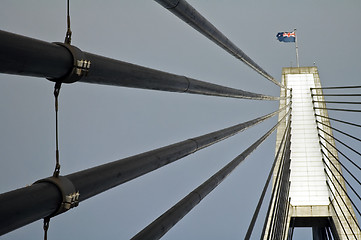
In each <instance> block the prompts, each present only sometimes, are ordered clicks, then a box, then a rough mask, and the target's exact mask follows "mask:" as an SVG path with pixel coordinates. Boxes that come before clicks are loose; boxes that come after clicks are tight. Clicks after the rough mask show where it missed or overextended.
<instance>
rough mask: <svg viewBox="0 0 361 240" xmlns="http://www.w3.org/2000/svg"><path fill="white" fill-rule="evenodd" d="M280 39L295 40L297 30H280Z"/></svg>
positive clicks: (281, 40)
mask: <svg viewBox="0 0 361 240" xmlns="http://www.w3.org/2000/svg"><path fill="white" fill-rule="evenodd" d="M276 37H277V39H278V41H280V42H295V41H296V33H295V32H279V33H277V35H276Z"/></svg>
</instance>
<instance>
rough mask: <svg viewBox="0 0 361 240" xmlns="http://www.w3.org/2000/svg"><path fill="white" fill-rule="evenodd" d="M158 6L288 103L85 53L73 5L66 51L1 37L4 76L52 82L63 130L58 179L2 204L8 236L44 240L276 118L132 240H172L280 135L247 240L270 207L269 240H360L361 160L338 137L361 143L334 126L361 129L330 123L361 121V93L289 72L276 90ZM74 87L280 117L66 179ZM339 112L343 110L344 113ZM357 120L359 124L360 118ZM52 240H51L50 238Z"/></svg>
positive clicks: (172, 2) (211, 35)
mask: <svg viewBox="0 0 361 240" xmlns="http://www.w3.org/2000/svg"><path fill="white" fill-rule="evenodd" d="M156 1H157V2H158V3H159V4H160V5H161V6H163V7H164V8H166V9H168V10H169V11H170V12H172V13H173V14H174V15H176V16H177V17H179V18H180V19H182V20H183V21H184V22H186V23H187V24H188V25H189V26H191V27H192V28H194V29H195V30H197V31H198V32H200V33H201V34H203V35H204V36H205V37H207V38H208V39H209V40H211V41H212V42H214V43H215V44H216V45H218V46H219V47H221V48H222V49H224V50H225V51H226V52H228V53H229V54H231V55H233V56H234V57H235V58H236V59H237V60H240V61H242V62H243V63H244V64H246V65H247V66H249V67H250V68H252V69H253V70H254V71H255V72H256V73H257V74H259V75H261V76H262V77H264V78H265V79H266V80H268V81H270V82H271V83H272V84H275V85H277V86H278V87H279V88H280V96H269V95H265V94H262V93H254V92H249V91H245V90H243V89H235V88H232V87H229V86H221V85H217V84H212V83H209V82H207V81H204V80H199V79H194V78H191V77H189V76H183V75H176V74H172V73H168V72H163V71H159V70H155V69H150V68H146V67H143V66H139V65H134V64H130V63H127V62H123V61H120V60H115V59H111V58H107V57H104V56H99V55H95V54H93V53H89V52H84V51H82V50H81V49H79V48H78V47H76V46H73V45H72V44H71V33H72V32H71V29H70V16H69V3H68V30H67V34H66V38H65V41H64V42H63V43H49V42H44V41H41V40H37V39H33V38H29V37H25V36H20V35H17V34H13V33H9V32H5V31H0V43H1V44H0V53H1V54H0V72H1V73H5V74H14V75H23V76H32V77H38V78H46V79H48V80H50V81H52V82H54V84H55V88H54V97H55V110H56V120H57V122H56V166H55V170H54V173H53V175H52V176H50V177H47V178H43V179H39V180H38V181H36V182H34V183H33V184H32V185H31V186H27V187H24V188H20V189H16V190H13V191H10V192H5V193H2V194H1V195H0V206H1V207H0V235H3V234H7V233H9V232H11V231H15V230H16V229H18V228H21V227H23V226H25V225H27V224H30V223H32V222H34V221H37V220H40V219H44V238H45V239H46V238H47V237H48V236H47V229H48V227H49V223H50V220H51V219H52V218H54V217H56V216H57V215H59V214H66V212H67V211H71V209H72V208H74V207H77V206H78V205H79V207H80V208H81V202H82V201H84V200H86V199H89V198H91V197H93V196H95V195H97V194H100V193H102V192H104V191H107V190H109V189H111V188H114V187H116V186H118V185H121V184H123V183H126V182H128V181H131V180H133V179H135V178H137V177H140V176H142V175H144V174H147V173H149V172H151V171H154V170H156V169H158V168H161V167H166V165H168V164H171V163H173V162H175V161H181V159H182V158H183V157H185V156H187V155H189V154H196V152H197V151H199V150H202V149H204V148H207V147H211V146H212V145H213V144H215V143H217V142H220V141H222V140H224V139H227V138H229V137H232V136H234V135H236V134H238V133H241V132H243V131H245V130H246V129H248V128H251V127H252V126H254V125H256V124H259V123H261V122H264V121H267V120H268V119H270V118H277V117H278V122H277V123H276V124H275V125H274V126H273V127H272V128H270V129H269V130H268V131H266V132H265V133H264V134H263V135H262V136H261V137H260V138H259V139H258V140H257V141H255V142H253V143H252V144H250V145H249V147H248V148H247V149H246V150H245V151H243V152H242V153H240V154H239V155H238V156H237V157H235V158H234V159H233V160H232V161H230V162H229V163H228V164H227V165H225V166H224V167H223V168H221V169H220V170H219V171H218V172H216V173H215V174H214V175H213V176H211V177H210V178H209V179H208V180H206V181H205V182H204V183H202V184H201V185H199V186H198V187H196V188H195V189H194V190H193V191H191V192H190V193H189V194H188V195H186V196H185V197H184V198H183V199H181V200H180V201H179V202H178V203H176V204H175V205H174V206H173V207H171V208H169V209H168V210H167V211H166V212H164V213H163V214H162V215H160V216H159V217H158V218H157V219H154V221H153V222H151V223H150V224H149V225H148V226H145V227H144V229H143V230H141V231H140V232H139V233H138V234H136V235H135V236H134V237H133V238H132V239H159V238H161V237H162V236H163V235H165V234H166V233H167V232H168V231H169V230H170V229H171V228H172V227H173V226H174V225H176V224H177V223H178V222H179V221H180V220H181V219H182V218H184V217H185V216H186V215H187V214H188V213H189V212H190V211H191V210H192V209H193V208H194V207H196V206H197V205H198V204H199V203H200V202H201V201H202V200H203V199H204V198H206V197H207V195H208V194H209V193H210V192H211V191H213V190H215V189H216V187H217V186H218V185H219V184H221V183H222V181H223V180H224V179H225V178H226V177H227V176H228V175H229V174H231V173H232V171H233V170H234V169H235V168H237V167H241V163H242V162H243V161H244V160H246V158H247V157H248V156H249V155H250V154H252V152H254V151H255V150H256V149H257V147H258V146H259V145H261V144H262V143H263V142H264V141H265V139H267V137H268V136H270V135H271V134H272V133H273V132H276V134H277V137H276V149H275V155H274V156H273V157H272V159H274V160H273V164H272V166H271V168H270V169H269V171H268V172H269V174H268V177H267V180H266V182H265V183H264V188H263V191H262V192H261V193H260V197H259V201H258V203H257V206H256V208H255V209H254V215H253V217H252V218H251V219H249V227H248V231H247V232H245V233H244V238H245V239H251V238H252V233H253V232H254V231H253V230H254V226H255V223H256V221H257V219H258V214H259V211H260V208H261V206H262V205H266V206H267V214H266V218H265V219H263V222H264V224H263V230H262V239H267V240H268V239H292V237H293V232H294V230H295V229H296V228H299V227H309V228H312V233H313V239H315V240H321V239H340V240H341V239H342V240H346V239H361V230H360V224H359V223H358V220H357V218H359V217H360V210H361V209H360V206H361V205H360V201H361V197H360V194H359V193H358V192H357V191H356V190H355V188H354V186H353V185H354V184H352V183H351V181H349V180H348V179H347V178H345V177H344V174H343V173H344V172H347V175H348V176H350V178H351V179H353V181H352V182H353V183H354V182H356V183H357V184H360V185H361V182H360V180H359V179H358V178H357V177H356V176H355V175H357V174H355V172H357V171H361V168H360V164H359V159H352V158H351V157H349V155H350V154H349V152H352V154H356V155H358V156H361V153H360V152H359V151H358V149H355V148H353V147H351V146H350V145H349V144H348V143H345V142H344V141H342V140H341V139H338V138H335V137H334V135H333V133H334V132H337V133H339V134H342V135H344V136H345V137H347V138H349V139H350V141H356V142H360V141H361V139H360V138H358V137H356V136H354V135H353V134H352V133H350V132H345V131H344V130H343V129H341V128H336V127H334V123H339V125H338V126H343V125H345V126H350V127H354V128H360V127H361V125H360V124H359V123H357V122H350V121H346V120H344V119H338V118H334V117H333V116H332V114H331V113H332V112H333V111H339V112H340V111H341V112H344V113H345V115H346V114H356V113H359V112H361V111H360V110H357V109H353V108H352V107H353V106H357V105H359V104H361V102H356V101H352V98H353V97H358V96H361V94H358V93H354V92H350V90H355V89H356V90H357V89H360V88H361V86H330V87H323V86H321V82H320V77H319V74H318V69H317V67H316V66H312V67H288V68H283V71H282V79H281V81H278V80H276V79H275V78H274V77H272V76H271V75H270V74H268V73H267V72H266V71H265V70H264V69H263V68H262V67H260V66H259V65H258V64H257V63H255V62H254V61H253V60H252V59H251V58H250V57H249V56H248V55H246V54H245V53H244V52H243V51H242V50H241V49H240V48H238V47H237V46H236V45H235V44H234V43H232V42H231V41H230V40H229V39H228V38H227V37H226V36H225V35H223V34H222V33H221V32H220V31H219V30H218V29H217V28H216V27H214V26H213V25H212V24H211V23H210V22H209V21H208V20H207V19H206V18H205V17H203V16H202V15H201V14H200V13H199V12H197V10H195V9H194V8H193V7H192V6H191V5H190V4H188V3H187V2H186V1H185V0H156ZM74 82H83V83H91V84H99V85H111V86H121V87H128V88H139V89H151V90H156V91H167V92H178V93H189V94H200V95H208V96H218V97H225V98H239V99H249V100H259V101H278V102H279V109H277V110H274V111H270V112H269V114H266V115H263V116H259V117H257V118H255V119H252V120H249V121H246V122H242V123H239V124H237V125H234V126H229V127H227V128H223V129H219V130H217V131H214V132H210V133H208V134H205V135H201V136H197V137H191V138H189V139H185V140H184V141H181V142H178V143H174V144H170V145H168V146H164V147H161V148H157V149H154V150H151V151H148V152H144V153H141V154H138V155H135V156H131V157H127V158H124V159H120V160H117V161H114V162H110V163H106V164H103V165H100V166H96V167H93V168H89V169H85V170H83V171H79V172H74V173H71V174H68V175H61V174H60V173H61V171H60V165H61V161H60V159H59V152H58V129H57V126H58V118H57V112H58V96H59V94H61V93H60V92H61V91H60V90H61V86H62V85H63V84H71V83H74ZM349 99H351V100H349ZM340 105H342V106H343V107H338V106H340ZM348 106H351V107H350V108H348ZM329 112H330V114H329ZM354 119H359V118H357V117H354ZM340 146H342V147H343V148H346V149H347V151H344V150H342V151H341V150H340V149H343V148H340ZM346 163H347V164H346ZM350 164H351V165H350ZM349 166H352V167H349ZM271 182H272V192H271V199H270V201H269V202H268V203H267V202H264V198H265V195H266V192H267V189H268V186H269V185H270V184H271ZM350 191H351V192H352V194H353V195H352V196H356V197H353V198H351V197H350V195H349V192H350ZM124 217H126V216H124ZM185 221H186V219H185ZM260 221H262V219H261V220H260ZM53 227H56V226H53ZM49 238H50V239H51V236H49Z"/></svg>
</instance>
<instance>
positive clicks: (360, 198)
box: [321, 150, 361, 201]
mask: <svg viewBox="0 0 361 240" xmlns="http://www.w3.org/2000/svg"><path fill="white" fill-rule="evenodd" d="M321 151H322V150H321ZM322 154H323V155H324V156H325V157H326V158H327V159H328V160H329V162H330V163H331V165H332V166H333V167H334V169H335V170H336V171H337V172H338V174H339V175H340V176H341V178H342V179H343V180H344V181H345V182H346V183H347V185H348V186H349V187H350V189H351V190H352V191H353V192H354V194H355V195H356V196H357V197H358V199H359V200H360V201H361V197H360V195H359V194H358V193H357V192H356V190H355V189H354V188H353V187H352V186H351V184H350V183H349V182H348V181H347V180H346V179H345V177H344V176H343V175H342V173H340V171H339V170H338V169H337V168H336V167H335V165H333V163H332V161H331V160H330V158H329V157H328V156H327V155H326V154H325V153H324V152H322ZM323 161H324V160H323ZM324 163H325V164H326V166H327V168H328V169H329V170H330V172H331V173H332V175H333V177H334V178H335V179H336V180H337V182H338V179H337V178H336V176H335V174H334V173H333V171H332V170H331V168H330V167H329V166H328V164H327V163H326V162H325V161H324ZM338 183H339V184H340V186H341V183H340V182H338Z"/></svg>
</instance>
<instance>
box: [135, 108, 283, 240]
mask: <svg viewBox="0 0 361 240" xmlns="http://www.w3.org/2000/svg"><path fill="white" fill-rule="evenodd" d="M286 116H288V114H286V115H285V116H284V117H283V118H282V119H281V120H280V121H279V122H278V123H277V124H276V125H275V126H274V127H272V128H271V129H270V130H269V131H268V132H266V133H265V134H264V135H263V136H262V137H261V138H260V139H258V140H257V141H256V142H254V143H253V144H252V145H251V146H250V147H248V148H247V149H246V150H245V151H244V152H243V153H241V154H240V155H238V156H237V157H236V158H235V159H233V160H232V161H231V162H230V163H228V164H227V165H226V166H225V167H223V168H222V169H221V170H219V171H218V172H217V173H215V174H214V175H213V176H212V177H210V178H209V179H208V180H207V181H205V182H204V183H203V184H201V185H200V186H198V187H197V188H196V189H194V190H193V191H192V192H191V193H189V194H188V195H187V196H186V197H184V198H183V199H182V200H180V201H179V202H178V203H177V204H175V205H174V206H173V207H172V208H170V209H169V210H168V211H166V212H165V213H164V214H162V215H161V216H160V217H159V218H157V219H156V220H154V221H153V222H152V223H151V224H149V225H148V226H147V227H146V228H144V229H143V230H142V231H141V232H139V233H138V234H137V235H135V236H134V237H133V238H132V240H138V239H139V240H143V239H149V240H150V239H159V238H161V237H162V236H163V235H164V234H166V233H167V232H168V231H169V230H170V229H171V228H172V227H173V226H174V225H175V224H176V223H177V222H178V221H180V220H181V219H182V218H183V217H184V216H185V215H187V213H189V212H190V211H191V210H192V209H193V208H194V207H195V206H196V205H198V203H200V202H201V201H202V199H203V198H205V197H206V196H207V195H208V194H209V193H210V192H211V191H213V189H215V188H216V187H217V186H218V185H219V184H220V183H221V182H222V181H223V180H224V179H225V178H226V177H227V176H228V175H229V174H230V173H231V172H232V171H233V170H234V169H235V168H236V167H238V166H239V164H240V163H241V162H243V160H244V159H245V158H246V157H247V156H248V155H249V154H251V153H252V152H253V151H254V150H255V149H256V148H257V147H258V146H259V145H260V144H261V143H262V142H263V141H264V140H265V139H266V138H267V137H268V136H269V135H271V133H272V132H273V131H274V130H275V129H276V128H277V127H278V125H279V124H280V123H281V122H282V121H283V119H284V118H285V117H286Z"/></svg>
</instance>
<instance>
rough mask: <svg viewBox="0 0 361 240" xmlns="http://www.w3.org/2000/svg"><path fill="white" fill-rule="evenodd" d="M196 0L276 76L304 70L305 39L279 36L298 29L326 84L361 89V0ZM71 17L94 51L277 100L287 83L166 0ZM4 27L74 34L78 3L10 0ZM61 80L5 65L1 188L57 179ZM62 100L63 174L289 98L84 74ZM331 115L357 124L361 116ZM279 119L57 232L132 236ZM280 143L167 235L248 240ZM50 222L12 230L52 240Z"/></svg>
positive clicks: (97, 205)
mask: <svg viewBox="0 0 361 240" xmlns="http://www.w3.org/2000/svg"><path fill="white" fill-rule="evenodd" d="M188 2H189V3H190V4H191V5H192V6H193V7H194V8H196V9H197V10H198V11H199V12H200V13H201V14H202V15H203V16H204V17H206V18H207V19H208V20H209V21H210V22H211V23H212V24H213V25H215V26H216V27H217V28H218V29H219V30H220V31H221V32H223V33H224V34H225V35H226V36H227V37H228V38H229V39H230V40H231V41H232V42H233V43H235V44H236V45H237V46H238V47H239V48H240V49H242V50H243V51H244V52H245V53H246V54H247V55H248V56H249V57H251V58H252V59H253V60H254V61H255V62H256V63H257V64H258V65H260V66H261V67H262V68H263V69H265V70H266V71H267V72H268V73H269V74H270V75H272V76H273V77H275V78H276V79H278V80H280V79H281V72H282V67H289V66H295V65H296V57H295V55H296V54H295V46H294V44H292V43H280V42H278V41H277V40H276V37H275V36H276V34H277V33H278V32H281V31H292V30H293V29H294V28H297V37H298V45H299V59H300V65H301V66H313V65H316V66H317V67H318V70H319V74H320V79H321V84H322V85H323V86H342V85H360V77H359V76H360V75H361V48H360V47H359V39H361V28H360V22H361V15H360V11H361V2H360V1H357V0H346V1H336V0H330V1H325V0H319V1H311V0H305V1H286V0H274V1H265V0H262V1H259V0H257V1H251V0H246V1H235V0H233V1H232V0H225V1H215V0H207V1H206V0H197V1H196V0H189V1H188ZM70 12H71V28H72V31H73V38H72V44H73V45H75V46H77V47H78V48H80V49H82V50H83V51H86V52H91V53H95V54H98V55H102V56H106V57H111V58H114V59H118V60H122V61H126V62H130V63H134V64H138V65H141V66H146V67H150V68H154V69H158V70H162V71H166V72H170V73H174V74H179V75H185V76H188V77H192V78H195V79H198V80H202V81H207V82H211V83H216V84H220V85H224V86H229V87H233V88H238V89H242V90H246V91H251V92H257V93H263V94H269V95H273V96H278V95H279V87H278V86H276V85H275V84H273V83H271V82H270V81H268V80H267V79H265V78H263V77H262V76H260V75H259V74H257V73H256V72H255V71H254V70H252V69H251V68H249V67H247V66H246V65H245V64H243V63H242V62H241V61H239V60H237V59H235V58H234V57H233V56H231V55H229V54H228V53H227V52H225V51H224V50H223V49H221V48H219V47H218V46H217V45H215V44H214V43H213V42H211V41H209V40H208V39H207V38H205V37H204V36H203V35H201V34H200V33H198V32H197V31H195V30H194V29H192V28H191V27H189V26H188V25H187V24H185V23H184V22H183V21H181V20H180V19H178V18H177V17H175V16H174V15H173V14H171V13H170V12H169V11H168V10H166V9H164V8H163V7H162V6H161V5H159V4H158V3H156V2H155V1H150V0H148V1H146V0H137V1H124V0H118V1H115V0H105V1H95V0H89V1H86V3H85V2H84V1H79V0H72V1H71V7H70ZM0 29H1V30H4V31H9V32H13V33H17V34H20V35H25V36H29V37H33V38H37V39H40V40H43V41H48V42H59V41H63V39H64V36H65V31H66V1H65V0H64V1H45V0H26V1H25V0H19V1H13V0H2V2H1V8H0ZM53 87H54V84H53V83H52V82H50V81H48V80H46V79H40V78H34V77H24V76H11V75H5V74H0V113H1V115H0V116H1V124H0V133H1V134H0V159H1V162H0V164H1V167H0V182H1V184H0V193H4V192H7V191H11V190H14V189H17V188H21V187H24V186H26V185H29V184H32V183H33V182H35V181H37V180H39V179H42V178H45V177H47V176H50V175H52V172H53V169H54V165H55V113H54V99H53ZM59 108H60V109H59V131H60V133H59V136H60V142H59V144H60V163H61V174H62V175H67V174H70V173H73V172H76V171H80V170H83V169H86V168H90V167H94V166H97V165H100V164H104V163H107V162H112V161H115V160H118V159H122V158H125V157H128V156H132V155H135V154H138V153H142V152H145V151H149V150H152V149H155V148H159V147H162V146H166V145H169V144H171V143H176V142H179V141H182V140H185V139H188V138H191V137H196V136H199V135H203V134H206V133H209V132H212V131H215V130H218V129H221V128H225V127H228V126H231V125H235V124H238V123H241V122H244V121H248V120H251V119H254V118H256V117H258V116H261V115H264V114H267V113H269V112H271V111H274V110H276V109H277V108H278V103H277V101H256V100H242V99H227V98H221V97H209V96H196V95H191V94H182V93H168V92H159V91H151V90H141V89H130V88H122V87H111V86H100V85H92V84H86V83H74V84H70V85H64V86H63V87H62V89H61V92H60V97H59ZM333 114H334V115H332V114H331V113H330V116H335V117H339V118H344V117H345V118H348V120H350V121H353V122H357V120H358V119H359V118H357V117H355V115H347V116H346V115H344V114H342V113H333ZM275 123H276V118H273V119H272V120H268V121H266V122H264V123H262V124H260V125H257V126H255V127H253V128H251V129H248V130H246V131H244V132H242V133H240V134H237V135H236V136H233V137H231V138H229V139H227V140H224V141H222V142H220V143H217V144H215V145H213V146H211V147H209V148H206V149H203V150H201V151H199V152H197V153H195V154H191V155H189V156H187V157H185V158H183V159H181V160H179V161H177V162H174V163H172V164H170V165H167V166H165V167H163V168H160V169H158V170H156V171H153V172H151V173H149V174H146V175H144V176H141V177H139V178H137V179H135V180H132V181H130V182H127V183H125V184H122V185H120V186H118V187H116V188H113V189H112V190H110V191H107V192H105V193H102V194H100V195H97V196H95V197H93V198H91V199H88V200H86V201H84V202H81V203H80V204H79V206H78V207H77V208H75V209H72V210H70V211H68V212H67V213H65V214H62V215H59V216H56V217H55V218H52V219H51V222H50V228H49V233H48V237H49V239H52V240H57V239H76V238H81V239H100V238H103V239H129V238H131V237H132V236H134V235H135V234H136V233H137V232H139V231H140V230H141V229H143V228H144V227H145V226H147V225H148V224H149V223H150V222H152V221H153V220H154V219H156V218H157V217H158V216H159V215H161V214H162V213H163V212H165V211H166V210H167V209H168V208H170V207H171V206H173V205H174V204H175V203H176V202H178V201H179V200H180V199H181V198H183V197H184V196H185V195H187V194H188V193H189V192H191V191H192V190H193V189H194V188H196V187H197V186H198V185H200V184H201V183H203V182H204V181H205V180H206V179H208V178H209V177H210V176H212V175H213V174H214V173H215V172H217V171H218V170H219V169H220V168H221V167H223V166H225V165H226V164H227V163H228V162H229V161H231V160H232V159H233V158H235V157H236V156H237V155H238V154H240V153H241V152H242V151H243V150H245V149H246V148H247V147H248V146H249V145H251V144H252V143H253V142H254V141H255V140H257V139H258V138H259V137H260V136H261V135H263V133H264V132H265V131H267V130H268V129H269V128H271V127H272V126H273V125H274V124H275ZM340 126H341V125H340ZM354 134H357V132H354ZM274 148H275V133H274V134H272V135H271V137H270V138H268V139H267V140H266V141H265V142H264V144H262V145H261V146H260V147H259V148H258V149H257V151H255V152H254V153H252V155H250V156H249V157H248V158H247V159H246V160H245V161H244V162H243V163H242V164H241V165H240V166H239V167H238V168H237V169H236V170H235V171H234V172H233V173H232V174H231V175H230V176H229V177H228V178H227V179H226V180H225V181H224V182H223V183H222V184H220V185H219V187H217V188H216V189H215V190H214V191H213V192H212V193H210V194H209V195H208V196H207V197H206V198H205V199H204V200H203V201H202V202H201V203H200V204H199V205H198V206H197V207H196V208H194V209H193V210H192V211H191V212H190V213H189V214H188V215H187V216H185V217H184V218H183V219H182V220H181V221H180V222H179V223H178V224H177V225H176V226H175V227H174V228H172V229H171V230H170V231H169V232H168V233H167V234H166V235H165V236H164V237H163V239H241V238H243V237H244V235H245V233H246V231H247V228H248V225H249V222H250V220H251V217H252V214H253V212H254V209H255V206H256V204H257V201H258V198H259V196H260V194H261V191H262V188H263V185H264V182H265V180H266V177H267V174H268V171H269V169H270V166H271V164H272V161H273V156H274ZM358 176H360V177H361V175H360V174H359V175H358ZM360 191H361V189H360ZM269 198H270V191H268V193H267V196H266V199H265V201H266V203H264V205H263V208H262V210H261V212H260V216H259V219H258V221H257V223H256V227H255V230H254V234H253V235H252V239H259V236H260V233H261V229H262V226H263V221H264V218H265V212H266V208H267V204H268V200H269ZM359 204H360V203H359ZM42 224H43V223H42V220H39V221H36V222H34V223H32V224H29V225H27V226H25V227H23V228H21V229H18V230H15V231H13V232H11V233H8V234H6V235H4V236H2V238H3V239H41V238H42V237H43V229H42ZM297 232H298V233H297ZM297 232H295V238H294V239H307V238H309V237H310V235H309V234H310V233H309V230H306V231H305V230H298V231H297ZM296 233H297V235H298V236H296ZM297 237H298V238H297Z"/></svg>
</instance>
